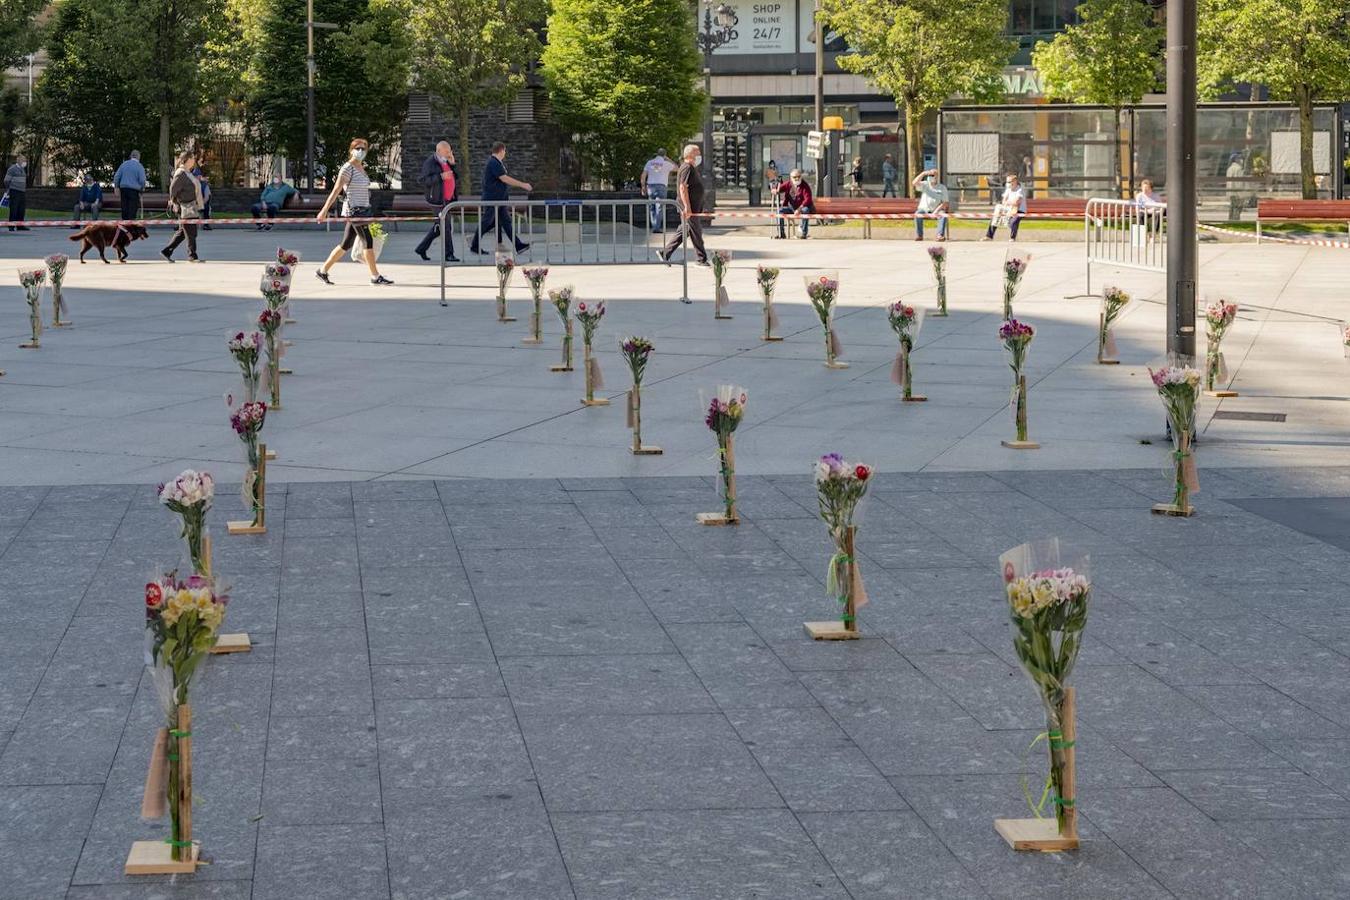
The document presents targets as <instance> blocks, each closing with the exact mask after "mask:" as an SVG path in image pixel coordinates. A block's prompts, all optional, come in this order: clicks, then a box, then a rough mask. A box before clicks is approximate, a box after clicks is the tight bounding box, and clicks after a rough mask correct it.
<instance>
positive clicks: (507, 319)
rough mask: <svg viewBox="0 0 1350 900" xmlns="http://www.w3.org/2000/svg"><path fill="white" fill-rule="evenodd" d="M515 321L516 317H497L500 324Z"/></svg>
mask: <svg viewBox="0 0 1350 900" xmlns="http://www.w3.org/2000/svg"><path fill="white" fill-rule="evenodd" d="M515 320H516V317H515V316H498V317H497V321H498V322H514V321H515Z"/></svg>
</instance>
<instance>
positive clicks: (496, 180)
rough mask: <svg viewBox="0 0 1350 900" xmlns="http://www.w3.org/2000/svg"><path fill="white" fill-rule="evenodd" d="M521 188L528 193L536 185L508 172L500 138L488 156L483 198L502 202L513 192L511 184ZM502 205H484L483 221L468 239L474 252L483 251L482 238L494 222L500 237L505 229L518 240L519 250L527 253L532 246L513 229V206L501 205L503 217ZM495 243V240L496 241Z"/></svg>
mask: <svg viewBox="0 0 1350 900" xmlns="http://www.w3.org/2000/svg"><path fill="white" fill-rule="evenodd" d="M513 187H514V188H519V189H520V190H522V191H524V192H525V193H527V194H528V193H529V192H530V191H532V190H534V188H533V187H532V186H531V185H530V184H529V182H525V181H518V180H517V179H515V178H512V177H511V176H510V175H507V174H506V145H505V144H503V143H502V142H501V141H498V142H497V143H495V144H493V145H492V155H491V156H489V157H488V161H487V168H485V169H484V170H483V200H484V202H485V203H493V204H497V203H502V202H504V201H506V200H507V199H508V197H509V196H510V192H511V190H510V189H511V188H513ZM498 209H499V207H498V206H496V205H493V206H483V207H482V224H481V225H479V226H478V231H477V233H475V234H474V236H473V238H472V239H471V240H470V243H469V251H470V252H472V253H482V252H483V251H482V250H480V249H479V240H480V238H481V237H482V236H483V235H485V234H487V233H488V232H489V231H491V230H492V228H493V227H494V226H495V227H496V229H497V241H500V240H501V239H502V233H503V232H505V234H506V236H507V237H508V238H511V239H512V240H513V241H515V242H516V252H517V253H524V252H525V251H526V250H528V249H530V245H529V244H527V243H525V242H524V241H522V240H520V238H518V237H516V236H515V235H514V234H512V232H511V210H510V208H509V207H501V208H500V210H501V213H502V215H501V216H500V221H499V216H498ZM494 243H495V242H494Z"/></svg>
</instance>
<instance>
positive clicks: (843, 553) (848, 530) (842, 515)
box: [806, 453, 872, 641]
mask: <svg viewBox="0 0 1350 900" xmlns="http://www.w3.org/2000/svg"><path fill="white" fill-rule="evenodd" d="M871 477H872V467H871V466H868V465H864V464H863V463H850V462H845V461H844V458H843V457H842V456H840V455H839V454H838V453H829V454H826V455H825V456H822V457H821V458H820V461H819V462H817V463H816V499H817V500H818V501H819V503H820V517H821V518H822V519H824V520H825V524H826V525H828V526H829V528H830V539H831V540H832V541H834V555H833V556H831V557H830V562H829V564H828V566H827V568H826V570H825V589H826V590H827V591H829V592H830V595H831V596H833V597H834V598H835V599H836V600H838V601H839V604H840V606H841V607H842V609H841V612H840V614H839V620H838V621H833V620H831V621H828V622H807V623H806V633H807V634H809V635H811V637H813V638H815V639H816V640H818V641H839V640H853V639H856V638H859V637H861V636H862V635H861V633H860V632H859V631H858V609H859V607H861V606H863V605H865V604H866V603H867V591H866V590H865V589H864V588H863V583H862V573H861V572H860V571H859V569H858V558H857V556H856V554H855V552H854V538H855V537H856V534H857V530H858V526H857V525H856V524H854V521H853V514H854V512H856V511H857V509H858V504H859V503H860V502H861V501H862V498H863V495H865V494H866V493H867V485H868V483H869V479H871Z"/></svg>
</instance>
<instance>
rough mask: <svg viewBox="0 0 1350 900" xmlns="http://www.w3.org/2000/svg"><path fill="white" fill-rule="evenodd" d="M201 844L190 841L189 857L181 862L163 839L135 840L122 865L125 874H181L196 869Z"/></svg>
mask: <svg viewBox="0 0 1350 900" xmlns="http://www.w3.org/2000/svg"><path fill="white" fill-rule="evenodd" d="M201 852H202V845H201V844H200V843H198V842H197V841H193V842H192V854H191V859H185V860H182V861H181V862H180V861H179V860H176V859H174V858H173V852H172V848H170V847H169V845H168V844H167V843H165V842H164V841H136V842H135V843H134V844H132V845H131V852H130V853H128V854H127V864H126V865H125V866H123V867H122V872H123V874H126V875H183V874H188V873H191V872H195V871H197V860H198V858H199V857H200V856H201Z"/></svg>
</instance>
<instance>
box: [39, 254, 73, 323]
mask: <svg viewBox="0 0 1350 900" xmlns="http://www.w3.org/2000/svg"><path fill="white" fill-rule="evenodd" d="M43 262H45V263H46V264H47V277H48V278H49V279H50V280H51V283H52V327H53V328H64V327H66V326H67V325H69V324H70V310H69V309H68V308H67V307H66V298H65V296H64V295H62V293H61V285H62V284H64V283H65V280H66V265H67V264H68V263H69V262H70V257H69V256H66V255H65V254H64V253H53V254H52V255H51V256H48V257H47V258H46V259H44V260H43ZM62 316H65V318H64V319H63V318H61V317H62Z"/></svg>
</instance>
